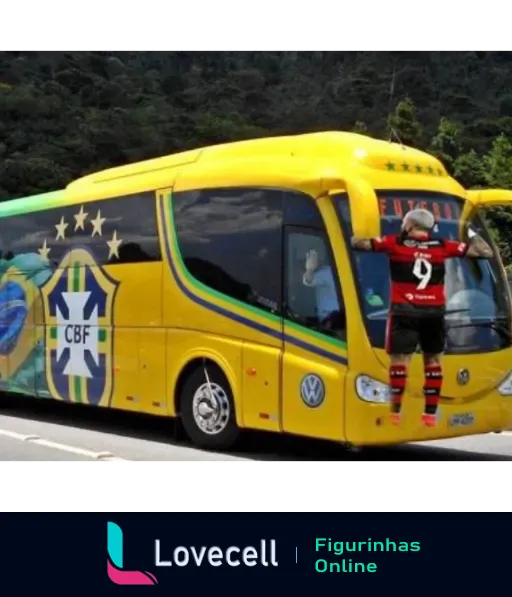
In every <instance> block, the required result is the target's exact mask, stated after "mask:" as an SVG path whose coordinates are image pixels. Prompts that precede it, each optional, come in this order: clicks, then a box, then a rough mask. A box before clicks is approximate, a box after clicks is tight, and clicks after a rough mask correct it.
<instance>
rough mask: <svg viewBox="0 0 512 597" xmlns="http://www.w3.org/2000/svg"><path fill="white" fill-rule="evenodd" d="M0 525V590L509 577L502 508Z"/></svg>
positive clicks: (332, 585) (466, 583) (349, 587)
mask: <svg viewBox="0 0 512 597" xmlns="http://www.w3.org/2000/svg"><path fill="white" fill-rule="evenodd" d="M205 502H207V492H206V493H205ZM0 528H1V545H2V561H1V563H2V581H3V582H2V590H3V594H5V595H9V594H16V595H17V594H20V595H25V594H27V595H30V594H35V593H36V592H37V593H43V592H44V591H48V592H49V593H48V594H51V595H52V597H55V596H56V595H60V594H62V595H64V594H65V595H70V594H71V595H74V596H75V595H89V596H94V595H99V594H100V592H101V595H103V594H111V595H120V596H122V595H133V594H137V595H148V596H151V595H157V594H158V595H161V594H166V595H171V594H175V595H196V594H197V595H212V596H215V595H220V596H222V597H227V596H230V595H237V596H244V597H245V596H247V595H262V594H263V595H264V597H268V596H269V595H284V596H285V597H291V596H292V595H308V594H311V595H328V594H331V593H330V592H331V591H332V594H333V595H337V594H338V592H339V591H343V593H344V594H357V595H375V594H376V593H377V592H379V593H382V592H383V591H390V592H392V594H393V595H404V596H405V595H408V596H410V595H411V594H414V595H417V594H420V595H423V594H425V595H426V594H429V595H432V594H435V595H437V594H439V595H445V594H447V595H448V594H454V595H455V594H463V593H465V594H468V595H472V594H473V593H475V592H476V591H477V590H486V591H490V590H492V589H494V588H501V587H506V586H508V585H509V580H510V566H511V564H510V555H509V551H508V549H507V539H508V537H509V536H510V533H511V531H512V529H511V515H509V514H119V515H117V514H111V515H103V514H9V515H7V514H2V515H0ZM347 592H348V593H347Z"/></svg>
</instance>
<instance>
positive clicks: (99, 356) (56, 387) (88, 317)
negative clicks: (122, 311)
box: [41, 249, 118, 405]
mask: <svg viewBox="0 0 512 597" xmlns="http://www.w3.org/2000/svg"><path fill="white" fill-rule="evenodd" d="M117 286H118V284H117V282H115V281H114V280H112V278H110V277H109V276H108V275H107V274H106V273H105V272H104V271H103V270H102V269H101V267H99V266H98V265H97V263H96V261H95V259H94V257H93V255H92V254H91V253H90V252H89V251H88V250H86V249H73V250H72V251H70V252H69V253H68V254H67V255H66V256H65V257H64V258H63V260H62V261H61V263H60V265H59V267H58V268H57V269H56V271H55V273H54V274H53V276H52V277H51V278H50V280H48V282H47V283H46V284H45V286H43V288H42V289H41V292H42V296H43V305H44V312H45V322H46V346H47V350H46V377H47V383H48V386H49V389H50V392H51V393H52V395H53V396H55V397H56V398H60V399H61V400H65V401H69V402H79V403H80V402H82V403H85V404H91V405H108V404H109V402H110V398H111V394H112V351H113V342H112V330H113V316H112V314H113V307H114V297H115V293H116V289H117Z"/></svg>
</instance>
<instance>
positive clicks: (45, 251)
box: [37, 238, 51, 260]
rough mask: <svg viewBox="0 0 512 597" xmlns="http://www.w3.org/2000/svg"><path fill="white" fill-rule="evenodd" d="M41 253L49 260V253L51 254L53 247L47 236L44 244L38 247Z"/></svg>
mask: <svg viewBox="0 0 512 597" xmlns="http://www.w3.org/2000/svg"><path fill="white" fill-rule="evenodd" d="M37 251H38V253H39V255H41V257H42V258H43V259H46V260H48V255H49V254H50V251H51V249H50V248H49V247H48V244H47V242H46V238H45V239H44V243H43V246H42V247H41V248H40V249H37Z"/></svg>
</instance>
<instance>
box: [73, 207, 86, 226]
mask: <svg viewBox="0 0 512 597" xmlns="http://www.w3.org/2000/svg"><path fill="white" fill-rule="evenodd" d="M88 215H89V214H88V213H87V212H85V211H84V206H83V205H81V206H80V211H79V212H78V213H77V214H75V215H74V216H73V217H74V218H75V220H76V224H75V232H76V231H77V230H85V220H86V219H87V216H88Z"/></svg>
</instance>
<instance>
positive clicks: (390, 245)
mask: <svg viewBox="0 0 512 597" xmlns="http://www.w3.org/2000/svg"><path fill="white" fill-rule="evenodd" d="M371 242H372V248H373V250H374V251H375V252H377V253H387V254H388V256H389V263H390V275H391V309H390V311H391V312H394V313H401V314H408V313H410V314H411V315H415V316H428V315H439V313H440V312H444V309H445V304H446V298H445V292H444V281H445V273H446V268H445V261H446V260H447V259H453V258H455V257H465V256H466V253H467V251H468V248H469V245H468V244H467V243H463V242H459V241H453V240H446V239H442V238H439V239H437V238H431V237H429V236H427V235H425V236H424V237H423V236H422V237H417V236H416V237H414V238H413V237H410V236H409V237H400V236H384V237H382V238H374V239H372V241H371Z"/></svg>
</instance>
